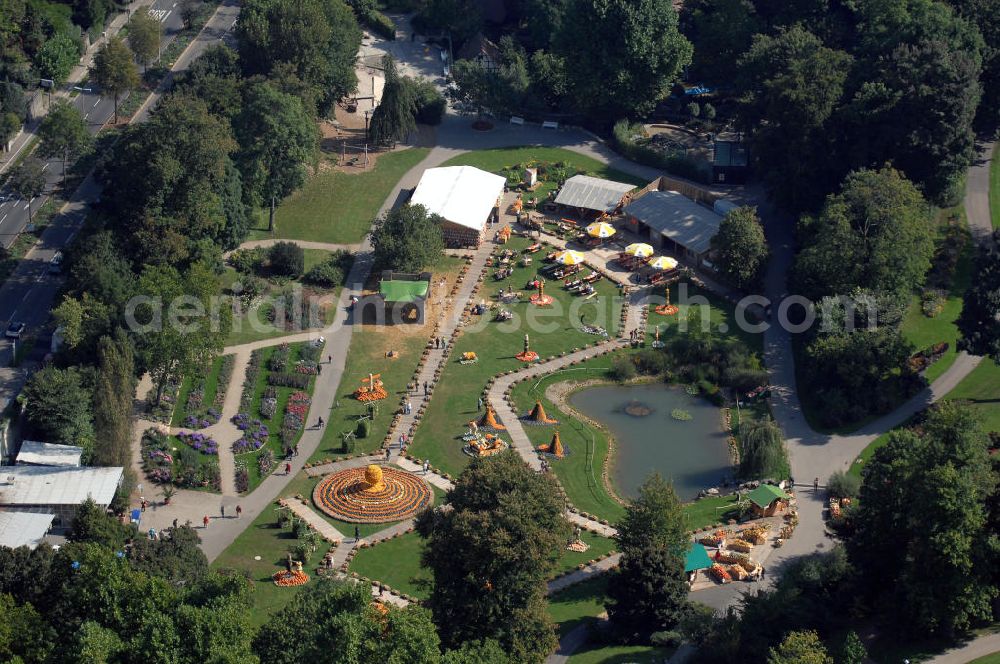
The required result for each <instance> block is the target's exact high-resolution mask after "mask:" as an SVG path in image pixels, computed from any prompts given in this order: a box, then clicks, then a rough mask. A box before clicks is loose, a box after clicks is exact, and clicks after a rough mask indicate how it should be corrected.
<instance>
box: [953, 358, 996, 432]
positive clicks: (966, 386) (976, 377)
mask: <svg viewBox="0 0 1000 664" xmlns="http://www.w3.org/2000/svg"><path fill="white" fill-rule="evenodd" d="M947 398H948V399H954V400H956V401H963V402H967V403H968V405H969V406H970V407H971V408H972V409H973V410H975V411H976V413H977V414H978V415H979V417H980V418H981V420H982V423H983V428H984V429H985V430H986V431H1000V367H998V366H997V364H996V362H994V361H993V360H991V359H989V358H988V357H987V358H983V361H982V362H980V363H979V366H977V367H976V368H975V369H973V370H972V373H970V374H969V375H968V376H966V377H965V379H964V380H963V381H962V382H961V383H959V384H958V385H956V386H955V389H953V390H952V391H951V392H949V393H948V395H947Z"/></svg>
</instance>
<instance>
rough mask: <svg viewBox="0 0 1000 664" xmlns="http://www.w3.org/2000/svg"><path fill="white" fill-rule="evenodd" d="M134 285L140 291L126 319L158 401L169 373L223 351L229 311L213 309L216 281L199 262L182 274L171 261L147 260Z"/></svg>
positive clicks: (180, 371) (194, 366)
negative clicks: (153, 262)
mask: <svg viewBox="0 0 1000 664" xmlns="http://www.w3.org/2000/svg"><path fill="white" fill-rule="evenodd" d="M137 291H138V292H139V293H141V295H142V296H141V297H140V298H138V299H137V300H136V301H135V302H134V303H133V305H132V307H131V310H130V311H129V310H127V311H126V318H127V324H128V325H129V327H130V329H131V330H132V331H133V334H134V336H135V338H136V345H137V350H138V359H139V360H140V366H141V367H142V368H143V369H145V370H146V371H149V372H150V373H151V374H152V376H153V383H154V385H155V386H156V403H157V404H159V402H160V399H161V398H162V396H163V390H164V388H165V387H166V385H167V381H168V380H170V378H172V377H176V376H180V375H182V374H186V373H190V372H193V371H197V370H198V368H199V367H203V366H205V363H206V362H207V361H209V360H210V359H211V358H212V357H214V356H215V355H217V354H218V353H220V352H221V351H222V347H223V340H224V339H225V337H226V334H227V333H228V332H229V325H230V320H229V317H228V315H227V314H228V313H229V312H228V310H226V309H223V310H222V311H217V310H213V308H212V306H211V305H212V298H213V297H214V296H215V295H216V286H215V283H214V280H213V276H212V272H211V270H209V269H208V268H206V267H204V266H202V265H200V264H196V265H193V266H192V267H191V268H190V269H189V270H188V271H187V272H186V273H184V274H181V273H180V272H178V271H177V269H176V268H173V267H169V266H158V265H150V266H147V267H146V268H145V269H144V270H143V271H142V274H141V276H140V277H139V284H138V289H137ZM216 309H217V308H216Z"/></svg>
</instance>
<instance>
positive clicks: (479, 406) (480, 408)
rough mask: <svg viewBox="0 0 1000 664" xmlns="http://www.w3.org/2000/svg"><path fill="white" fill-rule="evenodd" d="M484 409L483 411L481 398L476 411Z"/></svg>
mask: <svg viewBox="0 0 1000 664" xmlns="http://www.w3.org/2000/svg"><path fill="white" fill-rule="evenodd" d="M482 409H483V398H482V397H479V403H478V404H477V405H476V410H482Z"/></svg>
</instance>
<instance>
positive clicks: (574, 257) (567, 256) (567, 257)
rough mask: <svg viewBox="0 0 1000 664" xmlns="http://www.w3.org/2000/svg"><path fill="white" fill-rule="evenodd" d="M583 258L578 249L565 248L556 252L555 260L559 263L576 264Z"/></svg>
mask: <svg viewBox="0 0 1000 664" xmlns="http://www.w3.org/2000/svg"><path fill="white" fill-rule="evenodd" d="M583 260H584V256H583V254H582V253H580V252H579V251H573V250H572V249H566V250H564V251H560V252H559V253H558V254H556V262H557V263H559V264H560V265H578V264H580V263H582V262H583Z"/></svg>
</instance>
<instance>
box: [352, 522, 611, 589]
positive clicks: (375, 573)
mask: <svg viewBox="0 0 1000 664" xmlns="http://www.w3.org/2000/svg"><path fill="white" fill-rule="evenodd" d="M383 527H384V525H383ZM580 539H582V540H583V541H584V542H586V543H587V544H589V545H590V549H588V550H587V552H586V553H577V552H575V551H566V550H564V551H563V556H562V558H561V560H560V561H559V565H558V567H557V569H556V572H557V573H558V572H563V571H567V570H570V571H571V570H574V569H576V567H577V565H580V564H583V563H587V562H589V561H591V560H594V559H595V558H597V557H598V556H600V555H602V554H605V553H609V552H611V551H612V550H614V548H615V543H614V541H613V540H610V539H608V538H607V537H602V536H600V535H595V534H594V533H589V532H584V533H581V535H580ZM421 542H422V539H421V537H420V536H419V535H418V534H417V533H415V532H414V533H407V534H405V535H401V536H400V537H397V538H396V539H391V540H387V541H385V542H382V543H381V544H377V545H375V546H373V547H371V548H368V549H360V550H359V551H358V553H357V555H355V557H354V560H353V561H352V562H351V567H350V571H352V572H357V573H358V574H360V575H361V576H366V577H368V578H369V579H373V580H375V581H381V582H383V583H386V584H388V585H389V586H390V587H392V588H396V589H398V590H401V591H403V592H405V593H407V594H409V595H413V596H414V597H419V598H421V599H426V598H427V597H429V596H430V593H431V585H430V584H431V580H432V577H431V573H430V571H429V570H426V569H424V568H422V567H420V551H421Z"/></svg>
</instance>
